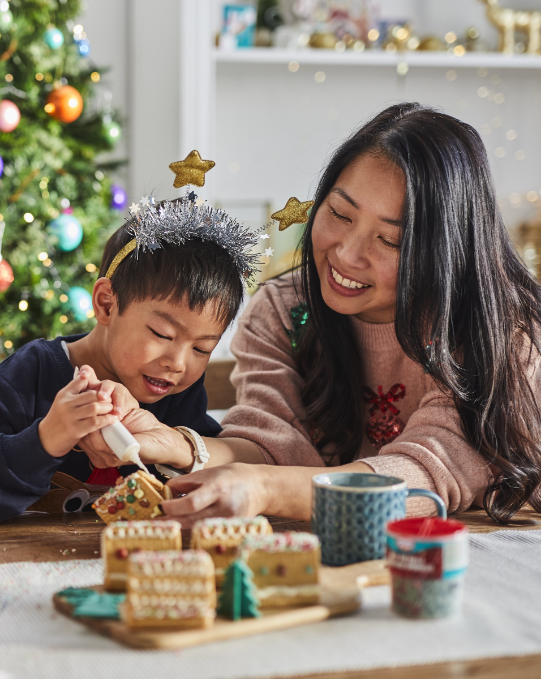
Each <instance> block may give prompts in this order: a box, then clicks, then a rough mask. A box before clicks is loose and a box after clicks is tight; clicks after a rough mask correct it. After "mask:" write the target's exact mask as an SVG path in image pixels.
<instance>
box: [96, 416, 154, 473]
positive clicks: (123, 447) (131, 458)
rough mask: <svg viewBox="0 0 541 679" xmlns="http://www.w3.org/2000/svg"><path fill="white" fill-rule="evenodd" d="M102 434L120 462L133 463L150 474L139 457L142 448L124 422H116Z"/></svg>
mask: <svg viewBox="0 0 541 679" xmlns="http://www.w3.org/2000/svg"><path fill="white" fill-rule="evenodd" d="M101 434H102V436H103V438H104V439H105V443H107V445H108V446H109V448H110V449H111V450H112V451H113V453H114V454H115V455H116V456H117V457H118V459H119V460H122V461H123V462H133V463H134V464H136V465H137V466H138V467H140V468H141V469H144V470H145V471H146V472H147V473H149V472H148V469H147V468H146V467H145V465H144V464H143V463H142V462H141V458H140V457H139V451H140V450H141V446H140V445H139V443H137V441H136V440H135V438H134V437H133V436H132V434H130V432H129V431H128V430H127V429H126V427H125V426H124V425H123V424H122V422H115V423H114V424H109V425H107V426H106V427H103V429H102V430H101Z"/></svg>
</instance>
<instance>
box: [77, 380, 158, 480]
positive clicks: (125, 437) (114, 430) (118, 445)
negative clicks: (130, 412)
mask: <svg viewBox="0 0 541 679" xmlns="http://www.w3.org/2000/svg"><path fill="white" fill-rule="evenodd" d="M78 375H79V368H75V372H74V373H73V379H75V378H76V377H77V376H78ZM101 434H102V436H103V438H104V439H105V443H106V444H107V445H108V446H109V448H110V449H111V450H112V451H113V453H114V454H115V455H116V456H117V457H118V459H119V460H122V462H133V463H134V464H136V465H137V466H138V467H139V468H140V469H143V470H144V471H146V472H147V474H149V473H150V472H149V471H148V469H147V468H146V467H145V465H144V464H143V463H142V462H141V458H140V457H139V451H140V450H141V446H140V445H139V443H137V441H136V439H135V438H134V437H133V436H132V434H130V432H129V431H128V430H127V429H126V427H125V426H124V425H123V424H122V422H115V423H114V424H109V425H107V427H103V428H102V429H101Z"/></svg>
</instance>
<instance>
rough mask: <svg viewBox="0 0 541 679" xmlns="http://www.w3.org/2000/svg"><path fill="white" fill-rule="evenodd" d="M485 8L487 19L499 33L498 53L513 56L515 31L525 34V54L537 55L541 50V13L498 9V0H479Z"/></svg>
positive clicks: (504, 8)
mask: <svg viewBox="0 0 541 679" xmlns="http://www.w3.org/2000/svg"><path fill="white" fill-rule="evenodd" d="M481 1H482V2H484V4H485V5H486V6H487V17H488V19H489V20H490V21H491V23H493V24H494V26H496V28H497V29H498V31H499V33H500V47H499V50H500V52H503V53H504V54H514V52H515V31H521V32H523V33H526V36H527V38H528V44H527V47H526V52H527V53H528V54H537V53H538V52H539V49H540V48H541V12H538V11H519V10H514V9H510V8H508V7H500V3H499V0H481Z"/></svg>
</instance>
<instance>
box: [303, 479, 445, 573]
mask: <svg viewBox="0 0 541 679" xmlns="http://www.w3.org/2000/svg"><path fill="white" fill-rule="evenodd" d="M312 486H313V494H312V532H313V533H315V534H316V535H317V536H318V537H319V539H320V541H321V561H322V562H323V563H324V564H327V565H329V566H345V565H347V564H349V563H357V562H358V561H370V560H372V559H383V558H384V557H385V545H386V535H385V529H386V527H387V524H388V523H389V521H395V520H396V519H403V518H404V517H405V516H406V498H407V497H427V498H430V499H431V500H433V501H434V502H435V503H436V509H437V511H438V516H439V517H441V518H443V519H445V518H447V511H446V509H445V504H444V502H443V500H442V499H441V497H440V496H439V495H436V493H432V492H431V491H430V490H424V489H423V488H411V489H410V490H408V488H407V486H406V482H405V481H404V480H403V479H398V478H396V477H394V476H382V475H380V474H362V473H360V472H333V473H329V474H318V475H317V476H314V477H313V478H312Z"/></svg>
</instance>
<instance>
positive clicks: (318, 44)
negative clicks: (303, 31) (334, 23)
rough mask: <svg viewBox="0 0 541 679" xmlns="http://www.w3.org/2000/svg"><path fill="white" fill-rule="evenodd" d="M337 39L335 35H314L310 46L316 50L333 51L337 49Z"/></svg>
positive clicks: (311, 37)
mask: <svg viewBox="0 0 541 679" xmlns="http://www.w3.org/2000/svg"><path fill="white" fill-rule="evenodd" d="M336 43H337V38H336V36H335V35H334V34H333V33H312V35H311V36H310V41H309V42H308V44H309V45H310V47H315V48H316V49H326V50H333V49H334V48H335V47H336Z"/></svg>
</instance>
